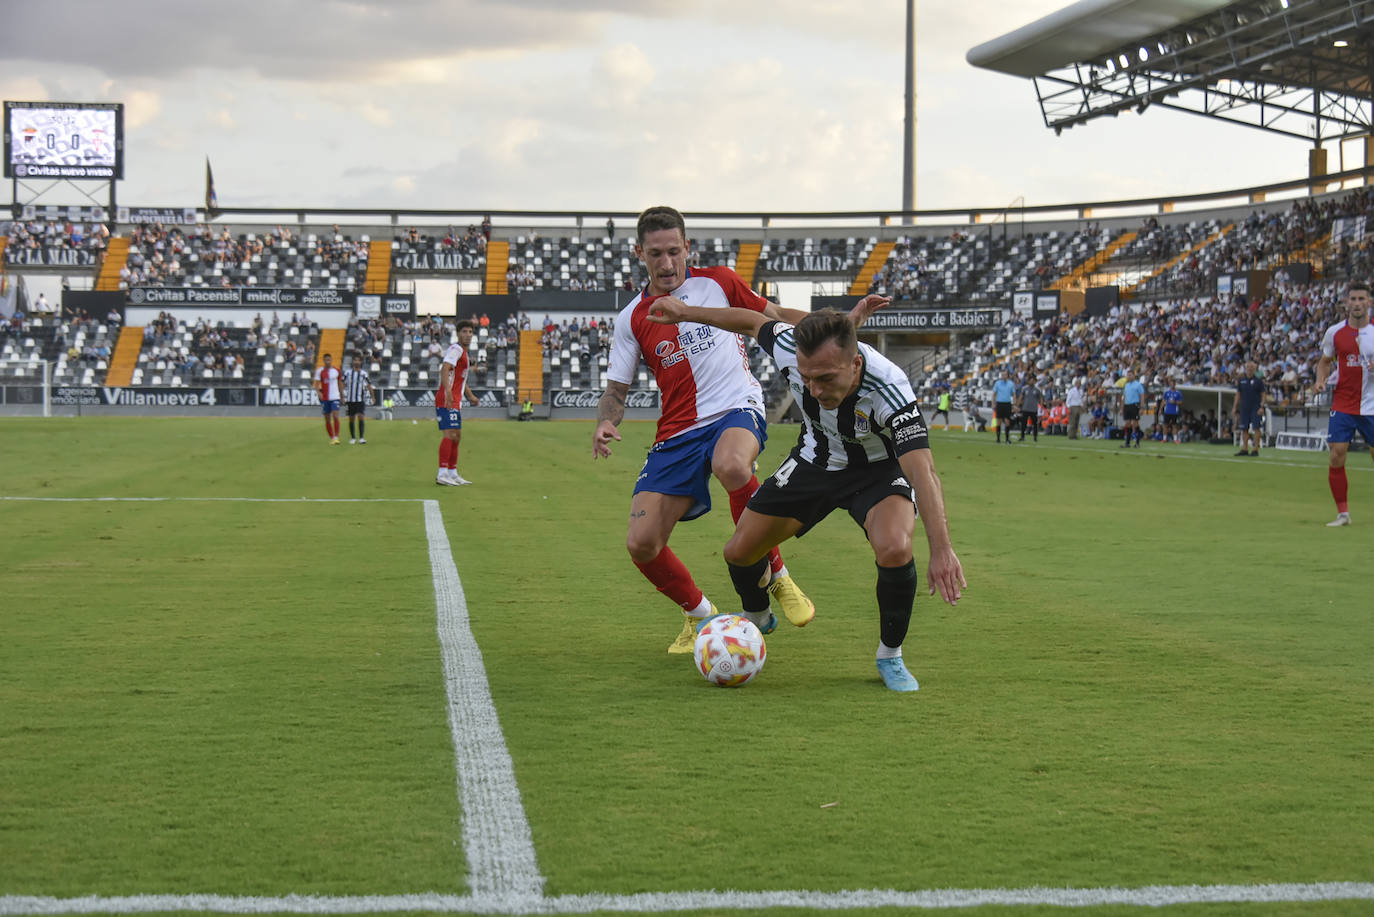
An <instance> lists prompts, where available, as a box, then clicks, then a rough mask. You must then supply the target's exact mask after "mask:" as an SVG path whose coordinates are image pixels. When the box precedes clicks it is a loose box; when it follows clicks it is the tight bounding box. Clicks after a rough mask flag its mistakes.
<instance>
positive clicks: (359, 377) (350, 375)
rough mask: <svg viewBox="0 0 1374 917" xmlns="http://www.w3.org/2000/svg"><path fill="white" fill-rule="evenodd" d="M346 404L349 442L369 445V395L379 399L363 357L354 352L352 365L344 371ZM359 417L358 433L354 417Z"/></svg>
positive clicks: (374, 401) (375, 399)
mask: <svg viewBox="0 0 1374 917" xmlns="http://www.w3.org/2000/svg"><path fill="white" fill-rule="evenodd" d="M343 389H344V405H345V408H346V410H347V413H348V444H349V445H350V446H351V445H353V444H355V443H357V444H360V445H363V446H366V445H367V432H366V427H367V401H366V399H367V396H368V395H371V396H372V401H373V403H376V401H377V390H376V389H375V388H373V387H372V380H371V379H369V378H368V375H367V370H365V369H363V358H362V357H360V356H358V355H356V354H354V356H353V360H352V365H351V366H350V367H349V368H348V369H345V370H344V371H343ZM355 417H356V418H357V419H358V430H357V434H356V435H355V434H354V431H353V419H354V418H355Z"/></svg>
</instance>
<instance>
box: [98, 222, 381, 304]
mask: <svg viewBox="0 0 1374 917" xmlns="http://www.w3.org/2000/svg"><path fill="white" fill-rule="evenodd" d="M370 241H371V240H370V239H369V238H368V237H367V236H363V237H362V238H360V239H357V240H355V239H353V238H352V237H350V236H347V235H344V234H343V233H341V232H339V231H338V227H337V226H336V227H334V228H333V229H332V230H327V231H324V232H304V233H293V232H291V231H290V230H288V229H285V228H282V227H277V229H276V230H274V231H272V232H270V233H256V232H239V233H235V232H233V231H232V230H231V229H230V228H229V227H222V228H218V231H215V230H212V229H210V228H209V227H206V226H195V227H188V228H187V229H186V230H183V229H182V228H181V227H179V226H171V227H164V226H161V225H157V224H153V225H143V226H138V227H135V228H134V229H133V230H132V231H131V232H130V234H129V256H128V261H127V263H126V265H125V267H124V268H123V270H121V272H120V288H121V289H127V288H129V287H135V286H191V287H203V286H214V287H235V286H268V287H273V286H280V287H300V288H314V287H331V288H339V289H346V290H354V289H360V288H361V287H362V286H363V283H364V281H365V279H366V275H367V266H368V261H369V258H370V255H371V246H370V244H369V243H370Z"/></svg>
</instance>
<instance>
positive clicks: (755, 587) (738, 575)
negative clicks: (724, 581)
mask: <svg viewBox="0 0 1374 917" xmlns="http://www.w3.org/2000/svg"><path fill="white" fill-rule="evenodd" d="M726 566H727V567H729V568H730V582H732V583H734V584H735V592H737V593H739V600H740V605H741V607H742V608H743V609H744V611H746V612H763V611H767V610H768V587H767V584H768V579H769V576H768V555H767V554H765V555H764V556H763V557H761V558H759V561H758V563H756V564H752V565H751V566H748V567H737V566H735V565H734V564H730V563H727V564H726Z"/></svg>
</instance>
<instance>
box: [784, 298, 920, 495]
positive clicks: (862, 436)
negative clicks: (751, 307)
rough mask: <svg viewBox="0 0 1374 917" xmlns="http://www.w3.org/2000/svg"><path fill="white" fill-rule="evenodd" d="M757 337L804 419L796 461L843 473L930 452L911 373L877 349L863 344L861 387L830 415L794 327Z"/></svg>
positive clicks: (785, 327) (797, 446)
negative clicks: (814, 392) (803, 368)
mask: <svg viewBox="0 0 1374 917" xmlns="http://www.w3.org/2000/svg"><path fill="white" fill-rule="evenodd" d="M758 338H759V346H761V347H762V348H763V349H764V350H765V351H766V352H767V353H768V354H769V355H770V356H772V358H773V362H775V363H776V364H777V365H778V369H779V370H780V371H781V372H782V375H783V378H784V379H786V380H787V386H788V388H790V389H791V390H792V394H793V395H795V396H796V398H797V403H798V404H799V405H801V409H802V414H803V416H804V417H805V421H804V423H803V424H802V431H801V434H800V435H799V436H798V437H797V445H796V447H795V448H794V449H793V454H794V455H795V456H796V457H797V458H799V459H801V460H802V461H804V462H807V463H808V464H811V465H815V466H816V467H818V468H824V469H825V470H826V471H841V470H843V469H846V468H854V467H858V466H861V465H869V464H873V463H875V462H885V461H888V460H889V459H895V458H897V456H899V455H902V454H903V453H905V452H910V451H911V450H913V449H929V448H930V437H929V433H928V431H927V429H926V421H925V418H924V417H922V416H921V407H920V405H919V404H917V403H916V394H915V392H913V391H912V389H911V382H910V380H908V379H907V377H906V373H905V372H903V371H902V370H901V368H900V367H898V366H897V364H895V363H893V362H892V361H891V360H889V359H888V358H887V357H885V356H883V355H882V354H880V353H878V351H876V350H874V349H873V348H872V347H870V346H868V345H867V344H865V343H863V342H862V341H861V342H859V353H860V354H861V355H862V357H863V370H862V375H861V376H860V378H859V387H858V388H857V389H855V391H854V393H853V394H852V395H850V396H849V397H848V398H846V399H845V400H844V401H842V402H840V404H839V406H838V407H836V408H835V409H834V410H833V411H830V410H826V409H825V408H822V407H821V405H820V402H818V401H816V399H815V398H812V397H811V393H810V392H808V391H807V389H806V385H805V383H803V382H802V380H801V374H800V373H799V372H798V370H797V345H796V341H795V335H794V329H793V328H792V326H791V325H789V324H787V323H785V322H769V323H767V324H765V325H764V326H763V327H762V328H760V329H759V334H758Z"/></svg>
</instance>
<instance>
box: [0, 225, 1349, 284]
mask: <svg viewBox="0 0 1374 917" xmlns="http://www.w3.org/2000/svg"><path fill="white" fill-rule="evenodd" d="M3 244H4V240H3V239H0V245H3ZM1330 245H1331V233H1330V231H1327V232H1325V233H1322V234H1321V235H1320V236H1318V237H1317V238H1315V239H1313V240H1312V241H1311V242H1309V243H1307V244H1306V245H1304V246H1303V247H1302V248H1301V249H1300V250H1299V251H1298V253H1297V255H1296V256H1295V257H1294V258H1293V259H1292V260H1294V261H1306V262H1307V263H1308V264H1311V265H1312V276H1313V278H1314V279H1315V278H1317V277H1320V276H1321V275H1322V271H1323V269H1324V268H1325V267H1326V251H1327V249H1328V248H1329V247H1330ZM1319 265H1320V267H1319ZM1274 268H1275V269H1277V268H1278V265H1274Z"/></svg>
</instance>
